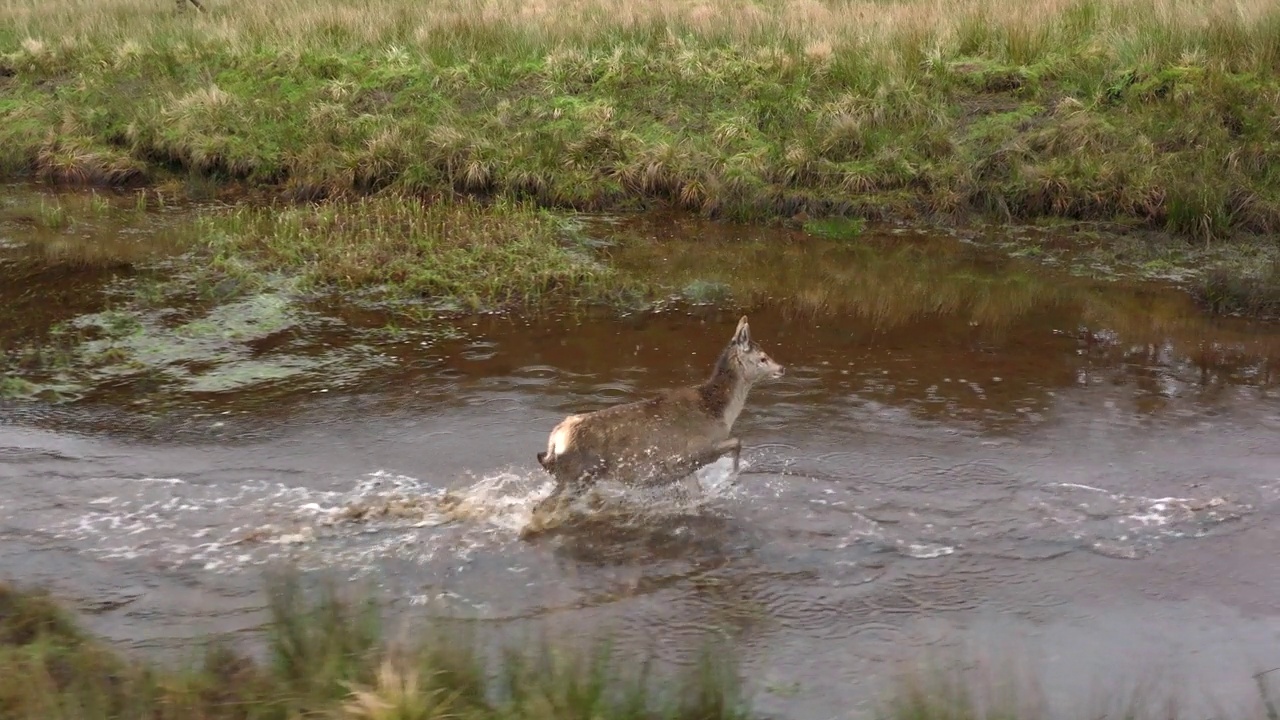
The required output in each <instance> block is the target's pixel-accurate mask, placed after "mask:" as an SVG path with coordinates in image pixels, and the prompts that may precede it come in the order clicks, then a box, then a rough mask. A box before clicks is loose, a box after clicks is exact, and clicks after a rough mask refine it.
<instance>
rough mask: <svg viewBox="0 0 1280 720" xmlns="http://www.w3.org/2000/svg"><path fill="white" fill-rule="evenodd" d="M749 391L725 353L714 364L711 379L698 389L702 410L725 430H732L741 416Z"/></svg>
mask: <svg viewBox="0 0 1280 720" xmlns="http://www.w3.org/2000/svg"><path fill="white" fill-rule="evenodd" d="M750 391H751V385H750V384H749V383H748V382H747V381H746V378H744V377H742V374H741V373H740V372H739V371H738V370H737V368H736V367H734V365H733V363H732V362H730V360H729V356H728V353H727V352H726V353H725V354H723V355H721V356H720V359H719V361H717V362H716V369H715V371H714V372H713V373H712V374H711V377H710V378H707V381H706V382H704V383H703V384H702V385H701V387H699V388H698V392H699V394H700V395H701V396H702V405H703V408H704V409H705V410H706V411H707V413H708V414H710V415H711V416H712V417H716V418H719V419H720V421H721V422H723V423H724V426H725V427H726V428H732V427H733V423H734V422H735V421H736V420H737V419H738V415H740V414H742V408H743V406H744V405H746V404H747V393H749V392H750Z"/></svg>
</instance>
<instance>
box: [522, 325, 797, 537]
mask: <svg viewBox="0 0 1280 720" xmlns="http://www.w3.org/2000/svg"><path fill="white" fill-rule="evenodd" d="M785 372H786V369H785V368H784V367H783V366H782V365H780V364H778V363H777V362H775V361H774V360H773V358H771V357H769V354H768V353H766V352H765V351H764V350H763V349H761V347H760V346H759V345H758V344H756V343H755V342H754V341H753V340H752V339H751V329H750V327H749V326H748V324H747V317H746V316H745V315H744V316H742V319H740V320H739V321H738V326H737V328H736V329H735V330H734V332H733V337H732V338H731V339H730V340H729V343H728V345H726V346H725V348H724V350H723V351H721V353H720V356H719V357H718V358H717V359H716V363H715V367H714V368H713V370H712V372H711V376H710V377H708V378H707V379H706V380H705V381H703V382H702V383H699V384H697V385H691V386H684V387H678V388H672V389H668V390H663V391H661V392H659V393H658V394H657V395H655V396H653V397H650V398H647V399H642V400H636V401H633V402H629V403H625V404H621V405H614V406H611V407H607V408H604V409H601V410H596V411H594V412H588V413H581V414H574V415H569V416H568V417H566V418H564V419H563V420H561V421H560V423H559V424H557V425H556V426H555V428H553V429H552V430H551V434H550V435H549V436H548V438H547V449H546V450H545V451H544V452H540V453H538V456H537V457H538V464H539V465H541V466H542V468H543V469H544V470H546V471H547V472H548V473H550V474H551V476H552V477H554V478H555V483H556V484H555V487H554V489H553V490H552V491H551V494H550V495H548V496H547V497H546V498H545V499H543V500H542V501H541V502H539V503H538V505H537V506H536V507H535V508H534V511H533V520H532V522H531V524H530V530H529V532H536V531H537V529H539V528H540V527H541V526H542V525H543V524H544V522H545V518H547V517H548V516H549V515H550V514H552V513H554V512H556V511H557V510H559V509H560V508H561V507H563V506H564V505H565V504H567V503H569V502H571V501H572V500H574V499H575V498H577V497H579V496H580V495H582V494H583V493H584V492H585V491H587V490H589V489H590V488H591V487H592V486H593V485H594V484H595V483H597V482H598V481H599V480H601V479H603V478H611V479H615V480H619V481H621V482H623V483H624V484H631V485H642V486H658V485H665V484H670V483H673V482H676V481H679V480H681V479H684V478H686V477H688V476H690V475H692V474H693V473H694V472H696V471H697V470H699V469H701V468H702V467H705V466H707V465H710V464H711V463H714V462H716V461H718V460H719V459H720V458H722V457H724V456H725V455H726V454H732V455H733V472H735V473H736V472H738V467H739V461H740V458H741V454H742V441H741V440H740V439H739V438H737V437H735V436H734V435H733V424H734V422H735V421H736V420H737V419H738V415H740V414H741V413H742V409H743V407H744V406H745V405H746V402H747V394H748V393H749V392H750V391H751V388H752V386H754V385H755V384H756V383H758V382H760V381H761V380H765V379H771V380H776V379H778V378H781V377H782V376H783V375H784V374H785Z"/></svg>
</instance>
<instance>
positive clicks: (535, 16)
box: [0, 0, 1275, 58]
mask: <svg viewBox="0 0 1280 720" xmlns="http://www.w3.org/2000/svg"><path fill="white" fill-rule="evenodd" d="M1079 5H1080V3H1079V2H1078V1H1077V0H1036V1H1035V2H1026V1H1025V0H902V1H899V2H894V1H892V0H883V1H877V0H853V1H850V2H843V1H838V0H783V1H781V2H777V3H769V4H765V3H759V2H741V0H643V1H640V0H453V1H451V2H435V3H414V2H410V1H409V0H370V1H369V2H360V3H357V2H352V1H350V0H346V1H344V0H261V1H259V2H254V3H240V2H230V1H229V0H210V2H209V3H207V7H208V8H209V10H210V12H209V14H208V15H203V16H195V15H194V13H192V14H191V15H192V17H194V18H196V20H195V22H196V23H197V25H196V26H197V28H198V31H199V33H200V34H201V35H202V36H204V37H205V38H208V39H213V40H217V41H218V42H221V43H225V44H226V45H227V46H228V49H231V50H234V49H237V48H240V49H248V48H250V47H252V45H253V44H254V43H259V42H263V41H267V42H271V43H273V44H277V45H280V46H286V47H287V46H290V45H295V44H299V43H305V42H307V40H308V39H309V38H310V37H312V36H314V35H317V34H323V33H331V32H333V31H334V30H335V29H341V30H343V31H344V32H346V33H349V34H350V36H351V37H352V38H354V39H356V40H359V41H361V42H363V43H368V44H370V45H373V46H379V45H385V44H388V43H389V42H394V43H405V42H408V43H411V44H417V45H420V46H428V45H431V44H432V43H433V42H436V41H437V39H438V38H439V34H440V33H449V32H452V31H454V30H456V29H458V28H473V27H477V26H479V27H484V26H493V27H501V28H509V27H512V26H514V27H518V28H519V29H521V30H522V31H524V32H526V33H528V35H529V36H530V37H531V38H535V39H539V40H541V41H543V42H546V43H548V44H552V45H554V44H556V43H560V42H566V41H575V40H576V39H579V38H582V37H589V36H592V35H598V34H604V33H607V32H610V31H616V30H628V29H635V28H638V27H646V26H652V25H654V24H655V23H658V24H661V25H662V26H666V27H670V28H674V29H679V30H684V31H689V32H694V33H699V34H706V35H715V36H725V37H728V38H732V39H738V40H747V39H752V38H759V37H776V38H795V39H798V40H799V41H801V42H802V43H803V44H804V46H805V47H806V48H807V50H808V53H809V55H810V56H812V57H819V58H821V57H829V56H830V55H831V54H833V53H835V52H837V51H838V49H839V48H841V47H845V46H847V45H849V44H851V43H852V44H858V45H891V44H892V43H886V42H884V41H885V40H886V39H889V38H892V37H894V36H906V37H916V38H919V37H921V36H925V37H927V38H928V39H929V41H930V43H932V44H935V45H937V46H939V47H942V46H946V45H947V44H949V43H953V42H955V41H956V40H957V39H958V38H959V37H960V36H961V35H962V34H963V32H964V28H965V26H966V24H968V23H972V22H973V21H974V20H975V19H979V20H981V21H982V22H985V23H988V24H990V25H992V26H993V27H1003V28H1008V29H1013V30H1015V31H1016V34H1020V35H1023V36H1024V37H1025V38H1026V40H1027V41H1028V42H1036V41H1037V38H1044V37H1048V36H1049V35H1051V34H1052V33H1053V32H1054V26H1055V25H1056V24H1060V23H1062V22H1063V21H1064V20H1063V19H1064V18H1065V17H1066V16H1067V15H1068V13H1069V11H1071V10H1072V9H1074V8H1077V7H1079ZM1098 8H1099V9H1100V10H1101V11H1102V12H1103V13H1104V17H1103V18H1102V24H1103V26H1104V27H1106V28H1107V29H1108V31H1107V32H1104V33H1100V34H1098V35H1097V37H1096V46H1097V47H1096V50H1097V51H1098V52H1108V51H1110V48H1112V47H1113V46H1114V45H1115V44H1116V43H1117V42H1118V41H1122V40H1123V39H1124V38H1125V37H1126V36H1129V35H1131V34H1134V33H1139V32H1142V31H1143V30H1144V29H1145V28H1149V27H1150V26H1151V25H1152V24H1161V25H1166V26H1169V27H1179V28H1185V29H1187V30H1194V29H1197V28H1204V27H1206V26H1208V25H1210V24H1211V23H1223V22H1226V23H1237V22H1238V23H1243V24H1249V23H1252V22H1255V21H1257V20H1258V19H1260V18H1262V17H1264V16H1265V15H1266V14H1267V13H1269V12H1273V11H1274V9H1275V3H1274V2H1271V1H1270V0H1109V1H1108V2H1106V3H1103V4H1100V5H1098ZM0 17H3V18H4V19H5V22H6V23H11V24H12V25H13V27H15V28H16V29H17V32H18V34H20V35H23V36H26V37H29V38H31V39H32V42H33V43H37V44H44V45H46V46H47V45H48V44H49V43H52V44H54V45H61V46H64V47H68V46H74V45H75V44H77V43H79V42H81V41H84V40H86V39H100V38H104V37H115V38H117V39H119V41H120V42H121V43H122V46H123V45H124V44H125V43H128V42H133V43H137V42H146V41H147V40H148V37H149V36H153V35H155V34H157V33H166V32H169V31H171V30H172V29H173V28H174V27H175V24H176V23H190V22H191V20H190V19H176V18H178V17H181V13H175V11H174V9H173V5H172V4H171V3H169V2H161V1H160V0H55V1H53V2H42V1H41V0H4V2H0Z"/></svg>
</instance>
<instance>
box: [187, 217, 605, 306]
mask: <svg viewBox="0 0 1280 720" xmlns="http://www.w3.org/2000/svg"><path fill="white" fill-rule="evenodd" d="M199 226H200V227H199V234H200V235H201V236H202V237H204V238H206V239H207V242H208V243H209V245H210V248H211V250H212V251H213V254H214V256H215V261H214V267H215V268H217V269H220V270H222V271H223V272H226V273H228V274H231V275H238V276H240V277H241V278H247V279H250V280H252V279H255V278H260V277H262V276H264V275H267V274H271V273H285V274H290V275H297V276H299V278H300V280H301V281H302V283H303V285H304V287H310V288H317V289H319V288H334V289H343V290H370V289H380V290H382V291H384V292H386V293H389V294H392V295H397V296H423V297H429V298H433V299H444V300H448V301H450V302H453V303H457V304H459V305H461V306H463V307H466V308H468V309H475V308H486V307H495V306H510V305H519V304H522V305H528V304H532V303H537V302H544V301H549V300H552V299H555V298H560V299H568V300H585V301H592V300H603V299H607V298H608V297H610V296H612V295H615V294H616V293H618V292H620V291H621V290H622V289H623V287H622V286H623V284H624V283H623V282H622V280H621V279H619V277H618V276H617V274H616V273H615V272H614V271H613V270H612V269H611V268H609V267H608V266H606V265H604V264H601V263H600V262H598V261H597V260H596V259H595V258H594V256H593V255H592V254H591V253H589V252H588V251H587V250H586V248H585V247H583V246H582V244H581V243H579V242H577V241H576V240H575V233H574V232H573V229H572V227H570V226H569V225H568V224H566V221H565V220H564V219H562V218H558V217H556V216H554V215H552V214H549V213H546V212H543V211H539V210H537V209H536V208H533V207H530V206H527V205H521V204H513V203H499V204H497V205H494V206H490V205H481V204H480V203H477V202H473V201H467V200H462V201H458V202H449V201H445V202H437V203H422V202H419V201H417V200H413V199H407V198H403V197H395V196H386V195H380V196H378V197H373V198H365V199H360V200H356V201H354V202H331V203H325V204H322V205H319V206H312V205H305V206H294V207H288V208H284V209H277V208H240V209H237V210H234V211H231V212H228V213H224V214H221V215H212V216H205V217H202V218H201V219H200V221H199Z"/></svg>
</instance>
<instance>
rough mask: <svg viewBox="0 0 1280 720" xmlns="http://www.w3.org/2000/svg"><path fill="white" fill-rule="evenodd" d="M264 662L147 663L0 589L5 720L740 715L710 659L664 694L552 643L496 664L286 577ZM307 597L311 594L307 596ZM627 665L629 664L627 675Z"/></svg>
mask: <svg viewBox="0 0 1280 720" xmlns="http://www.w3.org/2000/svg"><path fill="white" fill-rule="evenodd" d="M270 590H271V592H270V599H271V607H270V610H271V617H270V621H269V625H268V627H267V638H268V648H267V655H266V659H265V661H263V660H255V659H252V658H250V657H249V656H246V655H242V654H240V653H238V652H237V651H236V650H235V649H233V648H231V647H230V646H228V645H225V644H220V643H216V642H214V643H211V644H209V645H208V647H207V650H206V651H205V652H204V654H203V659H202V660H201V661H200V662H197V663H194V664H192V665H191V666H189V667H186V668H183V669H178V668H176V667H175V666H174V665H173V664H168V665H165V666H160V665H148V664H144V663H141V662H139V661H136V660H132V659H127V658H125V657H124V656H122V655H120V654H118V653H116V652H114V651H112V650H110V649H109V648H107V647H106V646H104V645H103V644H101V643H100V642H98V641H96V640H94V639H93V638H91V637H89V636H87V635H86V634H85V633H84V632H83V631H81V630H80V629H79V628H78V627H77V626H76V624H75V623H74V622H72V620H71V619H69V617H68V616H67V615H66V614H65V613H64V612H63V611H62V610H61V609H60V608H59V607H58V606H57V605H56V604H55V603H54V602H53V601H51V600H50V599H49V598H48V597H47V596H45V595H43V594H41V593H34V592H27V591H19V590H16V589H14V588H11V587H7V586H4V585H0V717H4V718H11V719H12V720H59V719H65V720H95V719H98V718H101V719H103V720H106V719H107V718H134V719H144V718H145V719H147V720H168V719H172V720H178V719H182V720H192V719H197V718H199V719H203V720H224V719H225V720H249V719H254V720H269V719H273V718H280V719H281V720H284V719H286V718H337V719H350V720H355V719H357V718H361V719H366V720H444V719H445V718H450V719H454V720H462V719H465V720H483V719H485V718H494V719H498V718H503V719H509V720H535V719H545V720H552V719H554V720H658V719H659V718H670V719H672V720H686V719H687V720H720V719H722V718H724V719H728V718H745V717H747V715H746V713H745V709H744V707H743V704H742V701H741V699H740V698H739V697H738V695H737V692H736V685H735V681H734V679H733V675H732V673H731V672H729V671H727V670H726V669H725V668H724V667H722V666H721V665H720V664H718V663H713V662H712V661H710V660H707V661H706V662H704V663H703V665H702V671H701V672H693V673H689V676H688V679H687V680H686V681H684V682H683V683H666V684H664V686H663V687H665V688H666V690H667V691H666V692H664V693H662V695H661V696H659V695H658V694H656V692H655V691H653V689H652V687H651V686H649V685H647V684H646V683H647V680H648V678H647V677H646V674H645V671H644V670H641V671H639V672H635V673H631V674H627V673H625V672H623V671H621V670H620V669H619V668H618V667H617V665H616V663H615V664H611V663H610V662H609V658H608V656H607V655H605V654H599V653H592V654H584V653H578V652H576V651H575V652H566V651H564V649H563V648H560V649H559V650H557V649H555V648H553V647H552V646H551V645H546V644H544V645H542V646H540V647H539V649H537V650H525V651H522V652H512V653H508V654H507V655H506V656H504V657H503V658H502V659H501V661H500V662H497V663H496V665H495V663H494V662H490V661H486V660H485V658H483V657H482V652H481V648H480V646H479V643H477V642H476V641H475V639H474V638H470V637H469V636H463V635H448V634H443V633H442V632H432V631H424V632H422V633H421V634H420V635H418V636H411V637H410V638H409V639H408V640H406V641H401V642H392V641H391V640H390V639H389V638H387V637H386V636H385V632H384V628H383V627H382V625H381V622H380V620H379V613H378V609H377V607H376V605H374V604H373V603H372V602H371V601H369V600H367V599H364V600H361V599H352V598H351V597H350V596H349V594H346V595H344V594H341V593H338V592H336V591H335V590H334V589H333V587H332V586H329V587H327V588H325V589H324V591H323V592H319V593H316V591H315V590H305V589H304V588H303V587H302V585H300V584H299V583H298V581H297V580H296V579H292V578H285V579H278V580H276V581H275V582H274V583H273V584H272V585H271V587H270ZM308 598H313V599H308ZM632 667H634V666H632Z"/></svg>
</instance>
